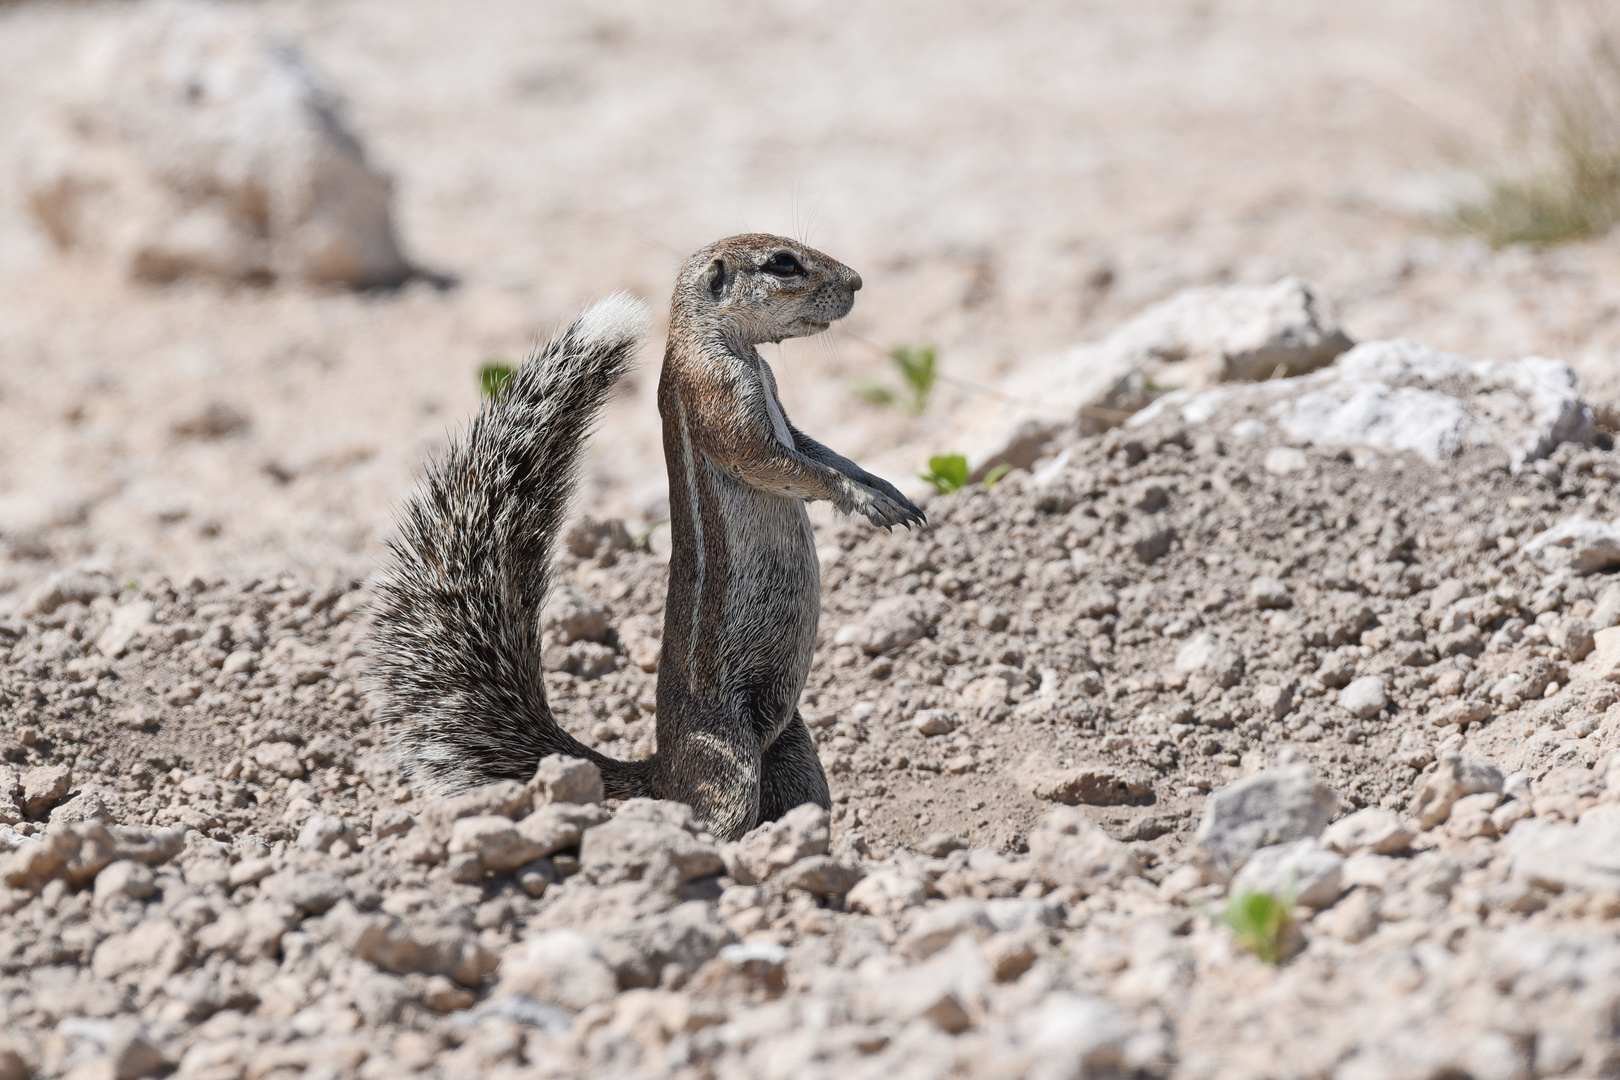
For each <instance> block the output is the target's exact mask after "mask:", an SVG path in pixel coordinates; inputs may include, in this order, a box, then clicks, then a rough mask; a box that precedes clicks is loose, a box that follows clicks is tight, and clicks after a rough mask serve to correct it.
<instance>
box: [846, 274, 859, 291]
mask: <svg viewBox="0 0 1620 1080" xmlns="http://www.w3.org/2000/svg"><path fill="white" fill-rule="evenodd" d="M849 291H850V292H860V291H861V275H859V274H857V273H855V272H854V271H850V275H849Z"/></svg>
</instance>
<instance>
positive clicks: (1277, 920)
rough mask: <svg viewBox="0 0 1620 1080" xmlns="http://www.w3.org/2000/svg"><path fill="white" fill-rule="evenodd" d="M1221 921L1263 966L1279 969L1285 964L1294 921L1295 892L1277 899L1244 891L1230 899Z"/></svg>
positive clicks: (1269, 894)
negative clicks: (1287, 940) (1285, 950)
mask: <svg viewBox="0 0 1620 1080" xmlns="http://www.w3.org/2000/svg"><path fill="white" fill-rule="evenodd" d="M1220 921H1221V922H1222V923H1224V924H1225V925H1226V928H1227V929H1228V930H1230V931H1232V936H1233V937H1234V938H1236V939H1237V943H1238V944H1239V945H1241V946H1242V947H1243V948H1245V949H1248V950H1249V951H1250V952H1252V953H1254V955H1255V956H1256V957H1258V958H1259V960H1260V962H1261V963H1263V964H1270V965H1272V966H1273V967H1275V966H1276V965H1277V964H1279V963H1281V962H1282V959H1283V951H1284V948H1285V945H1286V937H1287V934H1288V930H1289V928H1290V927H1291V926H1292V925H1293V922H1294V898H1293V895H1292V893H1291V892H1290V893H1286V894H1284V895H1282V896H1273V895H1272V894H1271V893H1264V892H1240V893H1235V894H1233V895H1232V896H1230V897H1228V898H1227V900H1226V906H1225V907H1224V908H1222V909H1221V916H1220Z"/></svg>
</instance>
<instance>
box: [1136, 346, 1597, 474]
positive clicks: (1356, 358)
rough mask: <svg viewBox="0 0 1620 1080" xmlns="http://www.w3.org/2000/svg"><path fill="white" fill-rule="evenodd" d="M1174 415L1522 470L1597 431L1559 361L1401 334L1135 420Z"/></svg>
mask: <svg viewBox="0 0 1620 1080" xmlns="http://www.w3.org/2000/svg"><path fill="white" fill-rule="evenodd" d="M1177 414H1179V416H1180V418H1181V419H1182V420H1184V421H1186V422H1187V423H1190V424H1198V425H1203V426H1212V427H1214V428H1216V429H1217V430H1226V429H1229V428H1231V427H1233V426H1234V425H1237V424H1242V425H1244V427H1243V430H1244V432H1245V435H1246V437H1252V436H1254V435H1256V434H1263V433H1265V432H1270V433H1271V434H1272V435H1273V437H1277V436H1284V437H1286V438H1287V440H1289V441H1291V442H1295V443H1304V444H1310V445H1315V446H1365V447H1370V448H1372V449H1375V450H1383V451H1386V452H1389V453H1403V452H1408V451H1409V452H1413V453H1417V454H1419V455H1421V456H1422V457H1424V458H1426V459H1428V460H1429V461H1432V462H1437V463H1438V462H1440V461H1444V460H1447V459H1449V458H1451V457H1453V456H1455V455H1457V454H1459V453H1461V452H1462V451H1464V450H1466V449H1468V448H1469V447H1477V446H1497V447H1500V448H1501V449H1502V450H1504V451H1505V452H1506V453H1507V455H1508V457H1509V459H1510V460H1511V462H1512V464H1513V466H1514V467H1515V468H1517V467H1519V466H1521V465H1523V464H1524V463H1525V462H1527V461H1533V460H1535V459H1538V458H1542V457H1545V456H1546V455H1547V454H1549V453H1551V452H1552V450H1553V448H1554V447H1556V446H1558V444H1559V443H1563V442H1586V441H1589V440H1590V439H1591V438H1592V437H1593V435H1594V433H1595V428H1594V426H1593V420H1592V411H1591V409H1590V408H1589V407H1588V406H1587V405H1586V403H1585V402H1584V401H1583V400H1582V399H1581V396H1580V393H1579V390H1578V386H1577V382H1576V378H1575V373H1574V371H1573V370H1572V369H1571V368H1570V366H1569V365H1568V364H1565V363H1563V362H1562V361H1559V360H1549V359H1546V358H1545V357H1527V358H1525V359H1523V360H1516V361H1511V362H1504V361H1494V360H1474V359H1470V358H1469V357H1466V356H1457V355H1454V354H1451V353H1443V352H1439V351H1438V350H1435V349H1430V348H1427V347H1425V346H1422V345H1417V344H1414V343H1413V342H1410V341H1404V340H1397V341H1370V342H1366V343H1364V344H1361V345H1358V346H1356V347H1355V348H1354V349H1351V350H1350V351H1349V352H1347V353H1345V354H1344V355H1343V356H1341V357H1339V358H1338V360H1337V361H1336V362H1335V363H1334V364H1333V366H1332V367H1330V368H1327V369H1325V370H1323V371H1318V372H1316V373H1315V374H1312V375H1307V376H1305V377H1303V378H1300V379H1285V380H1272V381H1270V382H1266V383H1261V384H1258V385H1254V386H1245V387H1238V386H1223V387H1217V388H1216V389H1214V390H1210V391H1206V392H1204V393H1201V394H1192V393H1185V392H1178V393H1174V394H1169V395H1166V396H1165V397H1163V398H1160V399H1159V400H1158V401H1156V402H1155V403H1154V404H1153V405H1152V406H1151V407H1149V408H1147V409H1144V410H1143V411H1142V412H1140V413H1138V414H1137V415H1136V416H1135V417H1133V418H1132V419H1131V423H1132V424H1133V425H1141V424H1147V423H1151V422H1153V421H1154V420H1156V419H1162V418H1164V417H1166V416H1174V415H1177ZM1257 415H1258V416H1264V417H1266V418H1267V419H1266V420H1265V421H1261V420H1258V419H1257ZM1273 427H1274V428H1275V430H1273Z"/></svg>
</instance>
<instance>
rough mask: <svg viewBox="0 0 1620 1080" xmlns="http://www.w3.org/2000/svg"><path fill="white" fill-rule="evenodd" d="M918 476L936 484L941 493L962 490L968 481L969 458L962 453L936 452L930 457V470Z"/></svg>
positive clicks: (935, 486)
mask: <svg viewBox="0 0 1620 1080" xmlns="http://www.w3.org/2000/svg"><path fill="white" fill-rule="evenodd" d="M917 476H918V477H919V478H921V479H923V480H926V481H928V482H929V483H930V484H932V485H934V490H935V491H937V492H939V493H940V494H941V495H949V494H950V493H951V492H953V491H961V490H962V488H963V487H965V486H966V485H967V482H968V463H967V458H965V457H963V456H962V455H961V454H935V455H934V456H933V457H931V458H929V459H928V471H927V472H925V473H918V474H917Z"/></svg>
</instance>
